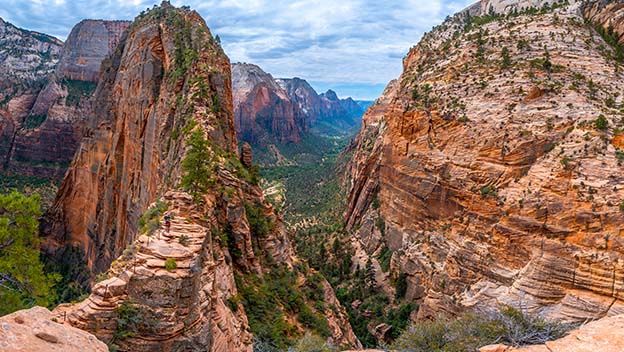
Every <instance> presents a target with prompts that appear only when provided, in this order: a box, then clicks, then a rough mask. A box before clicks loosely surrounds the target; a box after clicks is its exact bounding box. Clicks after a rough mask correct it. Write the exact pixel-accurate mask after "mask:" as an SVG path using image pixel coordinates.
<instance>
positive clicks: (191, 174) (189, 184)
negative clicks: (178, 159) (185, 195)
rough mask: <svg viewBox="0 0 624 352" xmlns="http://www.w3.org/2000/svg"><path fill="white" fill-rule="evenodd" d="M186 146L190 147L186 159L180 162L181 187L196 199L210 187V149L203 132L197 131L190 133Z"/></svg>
mask: <svg viewBox="0 0 624 352" xmlns="http://www.w3.org/2000/svg"><path fill="white" fill-rule="evenodd" d="M187 144H188V145H189V146H190V149H189V151H188V152H187V153H186V158H184V160H183V161H182V171H184V173H185V174H184V176H183V177H182V182H181V185H182V187H183V188H184V189H186V190H187V191H189V192H190V193H191V194H192V195H193V197H195V198H198V197H199V196H200V195H202V194H204V193H206V191H207V190H208V188H209V187H210V186H211V185H212V178H211V175H212V172H211V169H210V148H209V147H208V146H209V144H208V140H207V139H206V138H205V137H204V132H203V131H202V130H201V129H197V130H195V131H193V133H191V135H190V136H189V138H188V142H187Z"/></svg>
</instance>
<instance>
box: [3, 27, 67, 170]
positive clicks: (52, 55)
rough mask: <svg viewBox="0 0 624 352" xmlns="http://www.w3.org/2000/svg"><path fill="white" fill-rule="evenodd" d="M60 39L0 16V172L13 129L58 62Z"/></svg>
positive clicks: (25, 114) (10, 145) (15, 131)
mask: <svg viewBox="0 0 624 352" xmlns="http://www.w3.org/2000/svg"><path fill="white" fill-rule="evenodd" d="M62 45H63V42H61V41H60V40H58V39H56V38H53V37H50V36H48V35H45V34H41V33H37V32H31V31H27V30H24V29H20V28H17V27H15V26H13V25H12V24H10V23H8V22H5V21H4V20H2V19H1V18H0V171H4V170H6V168H7V167H8V162H9V160H10V159H9V156H10V155H11V153H12V149H13V142H14V139H15V135H16V133H17V131H18V130H19V129H20V128H21V126H22V125H23V124H24V123H25V122H26V123H27V121H26V120H27V117H28V116H29V113H30V110H31V108H32V106H33V104H34V103H35V101H36V99H37V94H38V93H39V91H40V90H41V88H42V87H43V85H45V83H46V80H47V77H48V75H50V74H51V73H52V72H53V69H54V67H55V65H56V63H57V62H58V59H59V55H60V52H61V46H62Z"/></svg>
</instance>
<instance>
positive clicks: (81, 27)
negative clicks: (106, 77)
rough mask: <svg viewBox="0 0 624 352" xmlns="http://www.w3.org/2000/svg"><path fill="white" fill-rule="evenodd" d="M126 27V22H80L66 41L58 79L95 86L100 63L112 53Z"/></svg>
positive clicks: (128, 23) (58, 69) (59, 64)
mask: <svg viewBox="0 0 624 352" xmlns="http://www.w3.org/2000/svg"><path fill="white" fill-rule="evenodd" d="M129 25H130V22H129V21H103V20H83V21H80V23H78V24H77V25H75V26H74V28H73V29H72V31H71V33H70V34H69V37H67V41H66V42H65V48H64V50H63V53H62V54H61V58H60V60H59V63H58V67H57V69H56V75H57V77H59V78H64V79H67V80H74V81H87V82H97V81H98V79H99V77H100V65H101V64H102V61H104V59H105V58H106V57H107V56H109V55H110V54H111V53H112V52H113V51H114V50H115V48H116V47H117V45H118V44H119V41H120V40H121V35H122V34H123V32H124V31H125V30H126V29H127V28H128V26H129Z"/></svg>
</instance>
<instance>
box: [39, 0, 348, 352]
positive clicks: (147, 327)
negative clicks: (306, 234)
mask: <svg viewBox="0 0 624 352" xmlns="http://www.w3.org/2000/svg"><path fill="white" fill-rule="evenodd" d="M230 77H232V75H231V71H230V63H229V59H228V58H227V56H226V55H225V54H224V52H223V50H222V49H221V47H220V46H219V45H218V43H217V41H216V40H214V38H213V37H212V35H211V33H210V30H209V29H208V27H207V26H206V24H205V22H204V20H203V19H202V18H201V17H200V16H199V14H197V13H196V12H195V11H190V10H185V9H177V8H174V7H172V6H171V5H169V3H168V2H163V4H162V5H161V7H156V8H154V9H152V10H150V11H148V12H147V13H144V14H142V15H140V16H139V17H137V19H136V20H135V22H134V23H133V24H132V25H131V26H130V28H129V29H128V31H127V32H126V34H124V36H123V38H122V39H121V41H120V43H119V45H118V46H117V48H116V50H115V51H114V53H113V54H112V56H111V57H109V58H107V59H106V60H105V61H104V63H103V65H102V76H101V78H100V81H99V83H98V87H97V89H96V92H95V98H94V108H93V116H90V117H89V121H90V126H91V129H90V130H89V133H88V136H87V137H86V138H85V139H84V140H83V142H82V144H81V146H80V148H79V150H78V152H77V153H76V156H75V158H74V160H73V161H72V165H71V167H70V168H69V170H68V172H67V175H66V177H65V179H64V181H63V185H62V187H61V190H60V191H59V194H58V196H57V198H56V200H55V203H54V205H53V206H52V208H51V209H50V210H49V212H48V214H47V215H46V217H45V223H44V224H43V226H42V229H43V235H44V236H45V243H44V247H45V250H46V251H47V252H48V253H50V254H51V256H52V257H54V255H57V256H60V255H62V253H64V249H65V248H67V247H72V246H73V247H76V248H78V249H80V251H81V252H82V253H84V258H85V261H86V264H87V269H88V270H89V271H90V272H91V273H92V274H93V275H92V277H93V276H95V274H96V273H101V274H100V275H98V279H103V281H101V282H99V283H97V284H95V286H94V287H93V289H92V293H91V295H90V296H89V298H87V299H86V300H85V301H83V302H80V303H78V304H73V305H72V304H69V305H61V306H59V307H58V308H57V309H56V310H55V314H57V315H59V316H63V317H64V319H63V321H62V322H64V323H66V324H69V325H72V326H75V327H78V328H81V329H84V330H87V331H89V332H92V333H93V334H95V335H96V336H97V337H98V338H100V339H102V340H104V341H107V342H109V343H111V344H114V345H116V346H117V347H118V349H119V350H120V351H154V350H162V351H174V350H175V351H197V350H205V351H215V352H216V351H223V352H225V351H252V343H253V341H254V339H253V336H252V335H251V333H250V326H249V323H248V318H247V315H246V312H245V308H244V306H243V305H242V304H241V303H240V298H239V295H238V290H239V287H238V285H239V284H243V283H244V280H245V278H246V277H248V276H249V275H255V276H256V277H261V276H262V275H263V274H264V273H265V272H267V270H270V269H268V268H267V266H265V264H264V262H269V263H273V264H268V266H270V265H276V266H281V267H285V268H290V270H292V268H293V267H294V265H295V263H296V258H295V257H294V254H293V250H292V248H291V246H290V243H289V241H288V238H287V237H286V235H285V231H284V225H283V224H282V221H281V218H280V217H279V216H278V215H276V214H275V213H274V212H273V209H272V207H271V206H270V205H269V204H268V203H267V202H265V201H264V196H263V194H262V190H261V188H260V187H259V186H258V185H256V184H254V182H255V181H254V178H253V177H252V176H251V172H252V171H251V170H250V169H248V168H246V167H245V166H243V165H242V163H241V161H240V159H239V157H238V154H237V147H238V146H237V138H236V133H235V128H234V115H233V104H232V84H231V82H232V81H231V78H230ZM245 149H249V148H245ZM244 154H245V155H243V156H242V158H243V159H244V160H245V163H246V164H249V163H248V161H249V158H250V157H251V155H250V153H249V150H246V151H245V153H244ZM250 209H251V210H250ZM250 211H252V212H253V216H254V217H255V221H256V223H254V222H252V220H251V218H250V216H251V215H249V214H250V213H249V212H250ZM165 217H166V218H165ZM258 218H262V219H265V221H266V224H272V225H271V226H269V225H267V226H266V228H265V229H264V230H263V232H262V233H260V232H259V231H260V230H258V229H257V226H258V225H257V221H258ZM166 219H168V220H166ZM57 259H59V260H62V258H57ZM305 280H306V279H305V277H303V276H302V277H301V278H300V279H298V280H297V282H300V283H301V284H302V285H303V284H305ZM323 285H324V286H323V287H324V289H323V296H324V302H327V303H328V304H331V306H332V307H335V309H332V311H331V312H329V313H328V316H327V320H328V328H329V332H330V338H329V339H330V341H331V342H332V343H335V344H337V345H344V346H347V347H359V342H358V340H357V338H356V337H355V335H354V334H353V332H352V331H351V327H350V325H349V322H348V318H347V315H346V312H345V310H344V309H343V308H341V307H340V305H339V303H338V301H337V300H336V298H335V296H334V294H333V291H332V289H331V287H330V286H329V284H328V283H327V282H326V281H323ZM278 308H279V307H276V309H278ZM314 309H316V308H314ZM295 328H296V329H298V330H299V329H301V330H303V326H301V325H295Z"/></svg>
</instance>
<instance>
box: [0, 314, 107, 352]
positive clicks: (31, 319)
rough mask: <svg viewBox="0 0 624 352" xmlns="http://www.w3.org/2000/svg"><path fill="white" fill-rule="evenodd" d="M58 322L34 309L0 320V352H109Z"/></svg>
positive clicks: (84, 334)
mask: <svg viewBox="0 0 624 352" xmlns="http://www.w3.org/2000/svg"><path fill="white" fill-rule="evenodd" d="M61 319H62V318H61ZM58 321H59V317H56V316H55V315H54V314H52V312H50V311H49V310H47V309H45V308H43V307H33V308H30V309H28V310H21V311H18V312H15V313H12V314H9V315H5V316H3V317H1V318H0V351H2V352H9V351H10V352H32V351H49V352H56V351H58V352H60V351H62V352H106V351H108V347H106V345H105V344H104V343H103V342H102V341H100V340H98V339H97V338H95V336H93V335H91V334H89V333H88V332H85V331H82V330H80V329H76V328H73V327H71V326H68V325H63V324H61V323H58Z"/></svg>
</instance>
